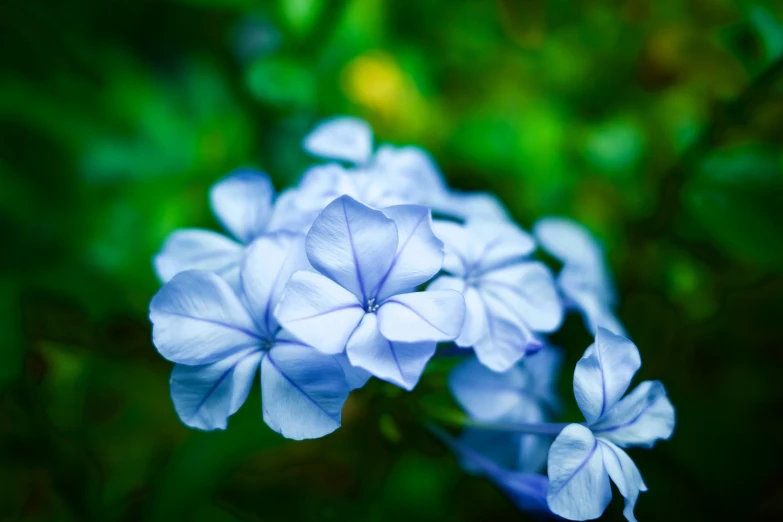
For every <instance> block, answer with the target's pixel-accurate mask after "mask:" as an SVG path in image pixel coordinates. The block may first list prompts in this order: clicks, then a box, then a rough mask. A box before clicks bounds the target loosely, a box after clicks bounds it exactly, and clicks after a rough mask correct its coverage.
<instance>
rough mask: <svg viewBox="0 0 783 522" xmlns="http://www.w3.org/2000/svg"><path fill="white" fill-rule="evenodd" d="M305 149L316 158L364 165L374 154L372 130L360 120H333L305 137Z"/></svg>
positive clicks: (345, 117)
mask: <svg viewBox="0 0 783 522" xmlns="http://www.w3.org/2000/svg"><path fill="white" fill-rule="evenodd" d="M304 149H305V150H306V151H307V152H309V153H310V154H312V155H314V156H320V157H322V158H329V159H335V160H340V161H349V162H351V163H358V164H362V163H365V162H367V160H368V159H369V158H370V154H371V153H372V129H371V128H370V126H369V125H367V122H365V121H363V120H360V119H359V118H354V117H351V116H342V117H338V118H332V119H330V120H326V121H324V122H322V123H320V124H319V125H318V126H317V127H316V128H315V129H313V131H312V132H311V133H310V134H308V135H307V136H306V137H305V140H304Z"/></svg>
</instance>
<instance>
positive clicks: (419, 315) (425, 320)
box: [386, 299, 453, 337]
mask: <svg viewBox="0 0 783 522" xmlns="http://www.w3.org/2000/svg"><path fill="white" fill-rule="evenodd" d="M386 302H387V303H395V304H398V305H400V306H401V307H403V308H407V309H408V310H409V311H411V312H413V314H414V315H416V316H418V318H419V319H421V320H422V321H424V322H425V323H427V324H428V325H430V326H432V327H433V328H434V329H436V330H437V331H439V332H440V333H442V334H443V335H447V336H449V337H453V336H452V335H451V334H450V333H448V332H444V331H443V330H441V329H440V328H438V327H437V326H435V325H434V324H432V322H430V320H429V319H427V318H426V317H424V316H423V315H421V314H420V313H419V312H417V311H416V310H415V309H413V308H411V307H410V306H408V305H406V304H405V303H403V302H400V301H397V300H396V299H389V300H388V301H386Z"/></svg>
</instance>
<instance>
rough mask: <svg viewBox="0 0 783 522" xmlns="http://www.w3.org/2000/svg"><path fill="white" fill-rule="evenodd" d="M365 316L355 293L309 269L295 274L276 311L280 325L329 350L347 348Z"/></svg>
mask: <svg viewBox="0 0 783 522" xmlns="http://www.w3.org/2000/svg"><path fill="white" fill-rule="evenodd" d="M363 316H364V309H363V308H362V306H361V305H360V304H359V301H357V300H356V297H355V296H354V295H353V294H352V293H350V292H349V291H348V290H346V289H344V288H343V287H341V286H340V285H338V284H337V283H335V282H334V281H332V280H331V279H329V278H327V277H324V276H322V275H321V274H316V273H314V272H306V271H299V272H296V273H294V275H293V276H291V278H290V279H289V280H288V284H287V285H286V287H285V290H283V296H282V297H281V298H280V303H279V304H278V306H277V310H276V311H275V317H276V318H277V320H278V322H279V323H280V325H281V326H282V327H283V328H285V329H286V330H287V331H288V332H290V333H291V334H292V335H293V336H294V337H296V338H297V339H299V340H301V341H303V342H304V343H305V344H308V345H310V346H313V347H315V348H317V349H318V350H320V351H322V352H324V353H328V354H336V353H340V352H342V351H343V349H344V348H345V343H346V342H347V341H348V338H349V337H350V336H351V332H353V330H354V328H356V326H357V325H358V324H359V321H361V319H362V317H363Z"/></svg>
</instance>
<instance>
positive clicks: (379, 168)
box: [302, 116, 509, 221]
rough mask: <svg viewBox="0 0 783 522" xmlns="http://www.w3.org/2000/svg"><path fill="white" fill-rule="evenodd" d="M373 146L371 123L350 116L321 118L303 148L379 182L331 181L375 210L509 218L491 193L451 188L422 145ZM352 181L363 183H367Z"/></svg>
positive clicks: (500, 219)
mask: <svg viewBox="0 0 783 522" xmlns="http://www.w3.org/2000/svg"><path fill="white" fill-rule="evenodd" d="M372 144H373V136H372V129H371V128H370V126H369V125H368V124H367V123H366V122H365V121H363V120H360V119H358V118H355V117H351V116H341V117H336V118H331V119H328V120H326V121H323V122H321V123H320V124H319V125H317V126H316V128H315V129H314V130H313V131H312V132H310V134H308V135H307V136H306V137H305V139H304V143H303V145H304V149H305V150H306V151H307V152H309V153H310V154H312V155H314V156H318V157H321V158H326V159H330V160H336V161H342V162H346V163H348V164H351V165H352V166H354V167H355V169H354V170H351V171H345V172H348V173H349V174H363V175H364V176H365V179H367V180H372V182H373V183H374V184H377V185H379V187H372V188H361V187H354V188H351V187H350V184H349V186H348V187H346V186H345V185H342V182H341V183H339V184H338V183H334V184H332V186H333V187H334V189H335V192H336V195H335V196H334V197H337V196H341V195H348V196H351V197H352V198H354V199H356V200H357V201H360V202H362V203H364V204H365V205H369V206H371V207H375V208H384V207H386V206H390V205H393V204H401V203H409V204H417V205H425V206H428V207H430V208H432V209H433V211H435V212H438V213H439V214H443V215H447V216H452V217H456V218H459V219H462V220H468V219H479V218H480V219H488V220H497V221H508V219H509V218H508V212H507V211H506V209H505V208H504V207H503V205H502V204H501V203H500V201H499V200H498V199H497V198H496V197H495V196H494V195H491V194H487V193H461V192H455V191H450V190H449V189H448V187H447V185H446V183H445V181H444V179H443V175H442V174H441V173H440V171H439V170H438V167H437V166H436V164H435V162H434V161H433V159H432V157H431V156H430V155H429V154H428V153H427V152H426V151H424V150H423V149H421V148H419V147H415V146H404V147H395V146H393V145H388V144H384V145H381V146H380V147H379V148H378V150H377V151H376V152H375V154H374V155H373V153H372ZM307 177H308V176H307V175H306V176H305V178H304V179H303V181H302V186H303V187H304V185H306V184H307V181H308V180H307ZM354 183H356V184H358V185H363V184H365V181H354ZM340 185H342V186H340ZM338 187H339V188H338ZM357 189H358V191H357ZM368 192H371V193H372V194H367V193H368ZM384 192H385V193H387V194H388V193H391V194H393V195H394V197H397V198H401V201H397V202H389V201H387V200H385V199H384V198H381V197H380V194H379V193H384ZM368 195H370V197H367V196H368ZM329 202H331V200H329V201H327V203H329ZM324 206H325V205H324ZM321 208H323V207H321ZM319 210H320V209H319Z"/></svg>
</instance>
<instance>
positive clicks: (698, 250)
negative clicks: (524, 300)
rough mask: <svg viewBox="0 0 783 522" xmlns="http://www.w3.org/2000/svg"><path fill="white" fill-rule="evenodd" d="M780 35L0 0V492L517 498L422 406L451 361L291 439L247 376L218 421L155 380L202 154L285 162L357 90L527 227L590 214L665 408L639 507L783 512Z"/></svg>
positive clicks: (36, 506) (496, 6)
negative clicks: (158, 258)
mask: <svg viewBox="0 0 783 522" xmlns="http://www.w3.org/2000/svg"><path fill="white" fill-rule="evenodd" d="M781 55H783V8H781V6H780V4H777V7H776V4H775V3H772V2H769V3H765V2H755V1H731V0H687V1H685V0H657V1H655V2H650V1H645V0H624V1H619V0H618V1H608V0H591V1H573V0H551V1H544V0H529V1H525V2H517V1H512V0H499V1H481V2H480V1H472V2H463V1H456V0H439V1H430V0H349V1H337V2H329V1H327V0H280V1H276V2H260V1H255V0H165V1H162V0H161V1H150V0H135V1H107V0H71V1H54V0H49V1H31V0H6V1H4V2H2V3H0V67H1V69H0V230H1V231H2V255H0V451H1V454H0V484H1V485H2V487H0V518H2V519H9V520H25V521H28V520H29V521H33V520H64V521H69V520H79V521H88V520H101V521H103V520H106V521H115V520H116V521H124V520H142V519H143V520H179V519H182V520H192V521H200V520H205V521H206V520H210V521H212V520H361V521H376V520H377V521H385V520H389V521H396V520H400V519H402V520H408V521H411V522H413V521H419V520H422V521H424V520H452V521H473V520H476V521H478V520H481V521H485V520H526V519H527V518H526V515H524V514H522V513H520V512H518V511H516V510H515V509H514V507H513V506H512V504H511V503H510V502H509V501H508V500H507V499H506V498H505V497H504V496H503V495H502V494H501V493H499V492H498V491H496V490H495V488H494V487H493V486H492V485H490V484H489V483H488V482H486V481H485V480H482V479H479V478H474V477H470V476H468V475H466V474H465V473H463V472H462V471H460V470H459V468H458V466H457V465H456V463H455V461H454V459H453V457H452V456H451V455H449V453H448V452H447V451H446V450H445V449H444V448H443V447H442V445H441V444H440V443H438V441H437V440H435V439H434V438H433V437H431V436H430V435H429V434H428V433H427V432H426V431H425V430H424V429H423V428H422V427H421V425H420V423H419V422H418V421H417V416H418V415H419V409H420V406H419V405H421V404H430V405H437V407H449V408H453V407H454V405H453V404H451V403H450V402H449V401H448V399H447V398H445V393H446V392H445V390H444V387H443V385H444V379H445V377H444V375H445V370H446V369H447V367H448V363H435V364H433V365H431V367H430V369H429V370H428V374H427V375H425V377H424V379H423V381H422V384H421V385H420V386H419V387H418V388H417V390H416V391H415V392H413V393H412V394H407V393H404V392H401V391H399V390H397V389H395V388H393V387H391V386H388V385H385V384H383V383H380V382H373V383H371V384H370V385H368V387H366V388H365V389H363V390H360V391H358V392H355V393H354V394H353V395H352V397H351V399H350V400H349V402H348V403H347V404H346V406H345V411H344V422H343V427H342V428H341V429H340V430H338V431H337V432H336V433H335V434H333V435H331V436H329V437H326V438H324V439H321V440H317V441H310V442H302V443H293V442H289V441H285V440H283V439H282V438H281V437H279V436H278V435H276V434H275V433H273V432H271V431H270V430H268V429H267V428H266V427H265V426H264V424H263V422H262V420H261V414H260V404H259V397H258V395H259V394H258V392H257V391H255V392H253V393H251V397H250V399H249V400H248V403H247V404H246V405H245V406H244V407H243V408H242V410H241V411H240V412H239V413H238V414H237V415H236V416H234V417H232V419H231V421H230V425H229V429H228V431H226V432H219V433H201V432H197V431H193V430H188V429H186V428H185V427H184V426H183V425H182V424H180V422H179V421H178V420H177V418H176V415H175V413H174V411H173V408H172V406H171V404H170V400H169V397H168V389H167V381H168V373H169V371H170V369H171V365H170V363H168V362H166V361H165V360H163V359H162V358H161V357H160V356H159V355H158V354H157V353H156V351H155V349H154V348H153V346H152V345H151V343H150V325H149V323H148V321H147V318H146V314H147V305H148V302H149V299H150V297H151V296H152V294H153V293H154V292H155V291H156V289H157V287H158V284H157V282H156V280H155V278H154V275H153V272H152V268H151V256H152V255H153V254H154V252H155V251H156V250H157V249H158V248H159V247H160V245H161V244H162V242H163V240H164V238H165V237H166V236H167V234H168V233H170V232H171V231H172V230H174V229H176V228H178V227H191V226H203V227H209V228H216V227H217V224H216V222H215V220H214V218H213V217H212V216H211V215H210V212H209V209H208V205H207V199H206V194H207V190H208V187H209V186H210V184H211V183H213V182H214V181H215V180H216V179H217V178H218V177H220V176H221V175H223V174H225V173H226V172H228V171H229V170H231V169H232V168H234V167H237V166H240V165H251V166H257V167H260V168H262V169H264V170H265V171H267V172H269V173H270V175H271V176H272V177H273V179H274V181H275V183H276V185H277V186H278V188H283V187H285V186H287V185H289V184H291V183H294V182H295V181H296V179H297V177H298V176H299V175H300V174H301V172H302V170H303V168H304V167H305V166H307V165H308V164H309V163H310V161H311V160H310V159H308V158H307V157H306V156H305V155H304V154H303V153H302V151H301V148H300V143H301V139H302V137H303V136H304V135H305V133H306V132H307V131H308V129H310V128H311V127H312V125H313V124H314V123H315V122H316V121H318V120H319V119H320V118H322V117H325V116H331V115H335V114H355V115H358V116H361V117H363V118H366V119H367V120H368V121H369V122H370V123H371V124H372V125H373V126H374V128H375V129H376V131H377V135H378V138H379V141H389V142H394V143H400V144H407V143H414V144H418V145H422V146H424V147H426V148H427V149H429V150H430V151H431V152H432V153H433V155H434V156H435V158H436V159H437V161H438V162H439V165H440V166H441V168H442V170H443V172H444V174H445V175H446V177H447V178H448V180H449V182H450V183H451V184H452V185H453V186H455V187H458V188H461V189H482V190H491V191H494V192H496V193H497V194H499V195H500V197H501V198H502V199H503V200H504V202H505V203H506V204H507V205H508V207H509V209H510V211H511V212H512V214H513V215H514V217H515V218H516V219H517V220H518V221H519V223H520V224H522V225H523V226H525V227H529V226H530V225H532V223H533V222H534V221H535V220H536V219H537V218H538V217H540V216H542V215H548V214H563V215H568V216H572V217H574V218H576V219H578V220H580V221H582V222H583V223H585V224H586V225H587V226H588V227H589V228H590V229H591V230H593V231H594V232H595V233H596V235H597V236H598V237H600V238H601V240H602V241H603V243H604V244H605V246H606V249H607V255H608V259H609V262H610V264H611V266H612V269H613V272H614V273H615V275H616V278H617V282H618V287H619V291H620V297H621V304H620V308H619V315H620V317H621V319H622V320H623V321H624V322H625V324H626V325H627V327H628V330H629V332H630V333H631V335H632V336H633V338H634V340H635V341H636V342H637V344H638V345H639V348H640V350H641V353H642V358H643V361H644V366H643V368H642V370H641V372H640V376H641V378H644V379H649V378H653V379H661V380H662V381H663V382H664V383H665V385H666V387H667V389H668V390H669V393H670V396H671V399H672V401H673V403H674V404H675V406H676V408H677V415H678V423H677V428H676V431H675V434H674V437H673V438H672V439H671V440H670V441H668V442H664V443H661V444H659V445H658V446H657V447H656V448H655V449H653V450H652V451H644V450H632V451H631V455H632V457H633V458H634V459H635V460H636V462H637V464H638V465H639V468H640V469H641V472H642V474H643V476H644V478H645V481H646V483H647V485H648V486H649V489H650V491H649V492H647V493H644V494H642V495H641V497H640V500H639V504H638V506H637V515H638V518H639V519H640V520H687V521H701V520H775V519H778V520H780V519H783V472H782V471H781V464H783V445H781V443H780V436H781V433H782V431H781V429H783V425H782V421H781V415H780V411H781V402H782V401H781V399H782V398H783V386H782V385H781V369H782V368H783V326H782V325H781V322H782V321H783V170H782V166H783V163H782V158H781V150H782V149H781V144H783V65H781V64H782V62H781ZM555 340H556V341H557V342H558V343H559V344H561V345H562V346H564V347H565V348H566V349H567V353H568V361H567V365H566V368H565V370H564V373H563V379H562V389H563V396H564V397H565V398H566V399H567V404H568V411H567V413H566V417H565V418H564V419H563V420H566V419H570V420H579V419H580V417H579V413H578V410H577V409H576V406H575V404H574V401H573V394H572V393H571V391H570V376H571V374H572V373H571V372H572V371H573V364H574V363H575V361H576V360H577V359H578V357H579V356H580V355H581V353H582V351H583V350H584V349H585V347H586V346H587V345H588V344H589V342H590V339H589V336H588V335H587V333H585V331H584V328H583V327H582V324H581V321H580V320H579V319H578V318H574V317H570V318H569V319H568V321H567V322H566V324H565V327H564V329H563V331H562V332H560V333H559V334H558V335H557V336H556V337H555ZM255 389H256V390H257V389H258V387H257V385H256V388H255ZM621 511H622V502H621V500H620V499H619V495H618V494H617V492H615V500H614V501H613V503H612V505H611V506H610V508H609V509H608V510H607V513H606V515H605V518H606V520H620V519H621V516H622V515H621Z"/></svg>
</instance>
